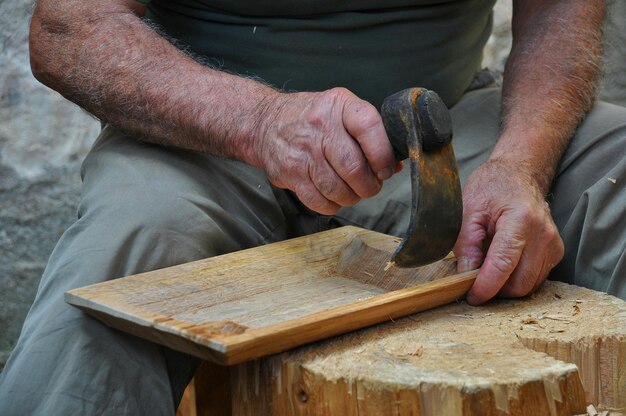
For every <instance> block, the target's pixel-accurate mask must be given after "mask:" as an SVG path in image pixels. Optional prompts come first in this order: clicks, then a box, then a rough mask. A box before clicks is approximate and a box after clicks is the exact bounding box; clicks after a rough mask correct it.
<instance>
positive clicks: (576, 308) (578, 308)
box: [572, 305, 580, 315]
mask: <svg viewBox="0 0 626 416" xmlns="http://www.w3.org/2000/svg"><path fill="white" fill-rule="evenodd" d="M579 313H580V307H579V306H578V305H574V312H573V313H572V315H578V314H579Z"/></svg>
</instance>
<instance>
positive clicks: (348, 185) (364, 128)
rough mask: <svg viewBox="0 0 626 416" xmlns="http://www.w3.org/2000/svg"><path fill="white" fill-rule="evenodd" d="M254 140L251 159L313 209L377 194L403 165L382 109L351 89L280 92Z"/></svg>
mask: <svg viewBox="0 0 626 416" xmlns="http://www.w3.org/2000/svg"><path fill="white" fill-rule="evenodd" d="M273 98H274V99H273V100H272V101H271V104H269V105H268V107H267V111H265V112H264V120H263V121H262V122H261V123H260V131H259V133H260V134H259V135H258V136H257V137H256V139H255V141H254V142H253V145H252V146H253V150H252V152H251V153H252V159H253V160H252V161H251V162H252V163H253V164H254V165H256V166H258V167H261V168H263V169H264V170H265V171H266V173H267V176H268V178H269V180H270V181H271V182H272V183H273V184H274V185H275V186H278V187H280V188H286V189H290V190H292V191H293V192H295V194H296V195H297V196H298V198H299V199H300V201H302V203H303V204H304V205H306V206H307V207H308V208H310V209H312V210H313V211H316V212H319V213H321V214H326V215H330V214H334V213H335V212H337V210H338V209H339V208H340V207H341V206H349V205H354V204H356V203H357V202H358V201H360V200H361V198H367V197H371V196H373V195H375V194H377V193H378V192H379V191H380V189H381V186H382V181H384V180H385V179H388V178H390V177H391V176H392V175H393V174H394V173H395V172H396V171H398V170H399V169H400V168H401V165H400V164H399V163H397V162H396V161H395V159H394V156H393V150H392V147H391V144H390V143H389V139H388V138H387V134H386V133H385V129H384V126H383V123H382V119H381V116H380V114H379V113H378V111H377V110H376V108H375V107H374V106H372V105H371V104H370V103H368V102H367V101H364V100H361V99H359V98H358V97H356V96H355V95H354V94H352V93H351V92H350V91H348V90H346V89H343V88H334V89H331V90H328V91H324V92H305V93H287V94H285V93H277V95H276V96H275V97H273Z"/></svg>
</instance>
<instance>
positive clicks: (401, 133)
mask: <svg viewBox="0 0 626 416" xmlns="http://www.w3.org/2000/svg"><path fill="white" fill-rule="evenodd" d="M381 114H382V118H383V123H384V125H385V130H386V131H387V136H388V137H389V140H390V141H391V144H392V146H393V148H394V153H395V157H396V159H397V160H404V159H407V158H408V159H409V164H410V168H411V218H410V221H409V226H408V229H407V231H406V234H405V235H404V238H403V239H402V242H401V243H400V244H399V245H398V248H397V249H396V250H395V252H394V253H393V255H392V257H391V263H390V264H392V265H395V266H398V267H417V266H423V265H426V264H429V263H433V262H435V261H437V260H440V259H442V258H444V257H445V256H446V255H447V254H448V253H449V252H450V250H452V247H453V246H454V243H455V242H456V239H457V236H458V234H459V230H460V228H461V220H462V217H463V203H462V199H461V181H460V179H459V170H458V167H457V163H456V159H455V157H454V151H453V150H452V144H451V141H452V120H451V118H450V113H449V112H448V109H447V107H446V105H445V104H444V103H443V101H442V100H441V98H440V97H439V96H438V95H437V93H435V92H433V91H429V90H426V89H424V88H409V89H406V90H403V91H400V92H398V93H396V94H394V95H391V96H389V97H387V98H386V99H385V101H384V102H383V105H382V108H381Z"/></svg>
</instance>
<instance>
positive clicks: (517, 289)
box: [499, 219, 563, 297]
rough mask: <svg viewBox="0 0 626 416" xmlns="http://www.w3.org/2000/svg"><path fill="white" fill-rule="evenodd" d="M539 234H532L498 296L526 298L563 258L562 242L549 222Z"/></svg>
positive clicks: (547, 221)
mask: <svg viewBox="0 0 626 416" xmlns="http://www.w3.org/2000/svg"><path fill="white" fill-rule="evenodd" d="M545 221H546V223H545V225H544V226H543V228H542V229H541V231H539V232H535V233H533V234H532V237H533V238H532V240H531V241H529V243H528V244H527V245H526V247H525V249H524V252H523V253H522V256H521V258H520V262H519V264H518V265H517V268H516V269H515V271H514V272H513V273H512V274H511V277H510V278H509V280H507V282H506V283H505V284H504V286H503V287H502V290H501V291H500V293H499V295H501V296H506V297H521V296H526V295H528V294H530V293H532V292H533V291H534V290H536V289H537V288H538V287H539V286H541V284H542V283H543V282H544V281H545V280H546V278H547V277H548V274H549V273H550V270H552V268H553V267H554V266H555V265H556V264H557V263H558V262H559V261H560V260H561V258H562V256H563V242H562V240H561V237H560V236H559V233H558V231H557V229H556V226H555V225H554V224H553V223H552V221H551V220H549V219H548V220H545Z"/></svg>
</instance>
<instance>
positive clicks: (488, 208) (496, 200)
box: [455, 0, 604, 304]
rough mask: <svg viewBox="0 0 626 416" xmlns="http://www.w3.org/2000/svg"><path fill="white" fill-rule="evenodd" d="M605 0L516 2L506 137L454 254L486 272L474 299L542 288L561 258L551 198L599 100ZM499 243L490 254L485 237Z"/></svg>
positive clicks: (478, 188) (475, 186)
mask: <svg viewBox="0 0 626 416" xmlns="http://www.w3.org/2000/svg"><path fill="white" fill-rule="evenodd" d="M603 18H604V2H603V1H601V0H575V1H572V0H561V1H549V0H523V1H522V0H520V1H516V2H514V9H513V47H512V50H511V54H510V56H509V59H508V61H507V65H506V68H505V73H504V85H503V91H502V100H503V109H502V111H503V116H502V117H503V120H502V131H501V135H500V138H499V140H498V143H497V144H496V146H495V148H494V150H493V152H492V154H491V155H490V157H489V159H488V161H487V162H486V163H485V164H483V165H482V166H480V167H479V168H478V169H477V170H476V171H475V172H474V173H473V174H472V175H471V176H470V178H469V179H468V181H467V183H466V185H465V188H464V190H463V193H464V209H465V212H464V218H463V225H462V230H461V234H460V236H459V240H458V241H457V245H456V247H455V252H456V254H457V256H459V258H461V261H460V262H459V269H461V270H463V269H470V268H475V267H478V266H479V265H480V264H481V263H482V264H483V265H482V269H481V272H480V273H479V275H478V277H477V280H476V283H475V284H474V286H473V287H472V289H471V291H470V293H469V295H468V302H470V303H472V304H479V303H482V302H484V301H486V300H488V299H489V298H491V297H493V296H495V295H496V294H498V293H499V294H501V295H504V296H523V295H526V294H528V293H530V292H531V291H532V290H534V289H536V288H537V287H538V286H539V285H540V284H541V283H542V282H543V281H544V280H545V279H546V277H547V275H548V273H549V272H550V270H551V269H552V268H553V267H554V266H555V265H556V264H557V263H558V262H559V261H560V260H561V258H562V257H563V242H562V240H561V238H560V236H559V234H558V232H557V229H556V226H555V224H554V222H553V220H552V217H551V214H550V210H549V207H548V205H547V203H546V202H545V196H546V194H547V193H548V192H549V189H550V186H551V183H552V180H553V178H554V175H555V172H556V168H557V165H558V162H559V160H560V158H561V156H562V154H563V152H564V150H565V149H566V147H567V144H568V142H569V139H570V138H571V136H572V134H573V133H574V130H575V128H576V126H577V125H578V123H579V122H580V121H581V120H582V118H583V116H584V114H585V113H586V112H587V111H588V110H589V108H590V106H591V104H592V103H593V101H594V98H595V86H596V81H597V79H598V76H599V74H600V70H599V63H600V59H601V58H600V55H601V31H602V22H603ZM490 238H492V242H491V245H490V247H489V249H488V251H487V253H486V255H485V254H483V252H482V245H483V241H484V240H486V239H490Z"/></svg>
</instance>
